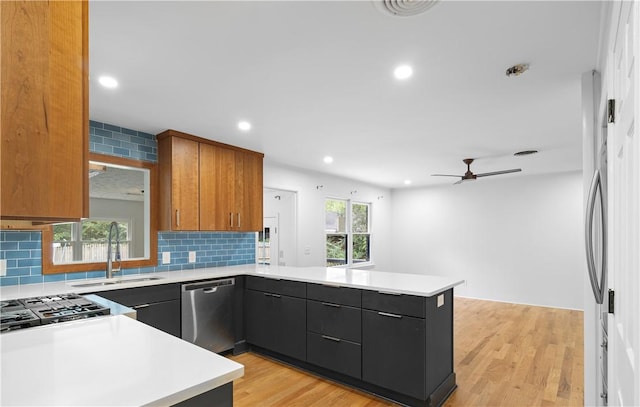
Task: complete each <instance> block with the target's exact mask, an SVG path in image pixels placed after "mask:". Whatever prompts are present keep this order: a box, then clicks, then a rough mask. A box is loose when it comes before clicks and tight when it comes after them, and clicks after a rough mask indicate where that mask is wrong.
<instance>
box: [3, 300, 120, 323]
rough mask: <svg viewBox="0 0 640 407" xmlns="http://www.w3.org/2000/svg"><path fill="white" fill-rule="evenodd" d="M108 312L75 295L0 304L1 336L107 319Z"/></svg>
mask: <svg viewBox="0 0 640 407" xmlns="http://www.w3.org/2000/svg"><path fill="white" fill-rule="evenodd" d="M110 313H111V310H110V309H109V308H106V307H103V306H101V305H99V304H96V303H94V302H92V301H89V300H87V299H86V298H84V297H81V296H79V295H77V294H59V295H50V296H43V297H33V298H25V299H22V300H9V301H3V302H2V313H1V316H2V323H1V324H0V332H7V331H11V330H15V329H20V328H28V327H31V326H34V325H45V324H53V323H58V322H65V321H72V320H76V319H84V318H91V317H97V316H100V315H109V314H110Z"/></svg>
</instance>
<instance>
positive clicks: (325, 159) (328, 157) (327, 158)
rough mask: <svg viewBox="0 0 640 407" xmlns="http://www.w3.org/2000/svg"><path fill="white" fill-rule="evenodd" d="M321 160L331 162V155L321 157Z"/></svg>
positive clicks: (326, 162)
mask: <svg viewBox="0 0 640 407" xmlns="http://www.w3.org/2000/svg"><path fill="white" fill-rule="evenodd" d="M322 161H324V163H325V164H331V163H332V162H333V157H331V156H329V155H328V156H326V157H324V158H323V159H322Z"/></svg>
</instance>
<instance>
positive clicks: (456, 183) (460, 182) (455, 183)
mask: <svg viewBox="0 0 640 407" xmlns="http://www.w3.org/2000/svg"><path fill="white" fill-rule="evenodd" d="M463 181H468V180H466V179H464V178H462V179H461V180H460V181H458V182H454V183H453V185H458V184H462V182H463Z"/></svg>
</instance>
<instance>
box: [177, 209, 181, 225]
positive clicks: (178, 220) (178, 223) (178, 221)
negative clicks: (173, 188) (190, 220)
mask: <svg viewBox="0 0 640 407" xmlns="http://www.w3.org/2000/svg"><path fill="white" fill-rule="evenodd" d="M176 227H180V209H176Z"/></svg>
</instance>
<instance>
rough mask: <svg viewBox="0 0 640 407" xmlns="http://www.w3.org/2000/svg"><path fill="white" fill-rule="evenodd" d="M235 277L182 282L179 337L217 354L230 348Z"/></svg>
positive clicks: (232, 343)
mask: <svg viewBox="0 0 640 407" xmlns="http://www.w3.org/2000/svg"><path fill="white" fill-rule="evenodd" d="M234 284H235V280H234V279H233V278H225V279H222V280H210V281H202V282H198V283H191V284H184V285H182V296H181V297H182V339H184V340H186V341H189V342H191V343H194V344H196V345H198V346H200V347H203V348H205V349H209V350H211V351H213V352H216V353H220V352H224V351H226V350H229V349H232V348H233V346H234V342H235V341H234V337H233V288H234Z"/></svg>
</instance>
